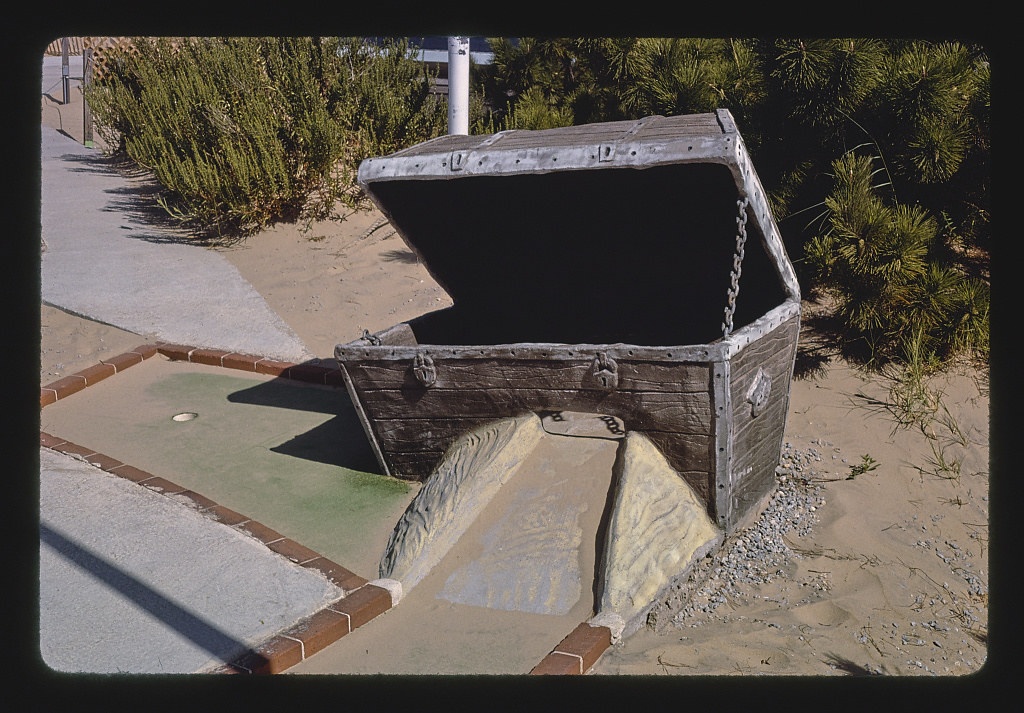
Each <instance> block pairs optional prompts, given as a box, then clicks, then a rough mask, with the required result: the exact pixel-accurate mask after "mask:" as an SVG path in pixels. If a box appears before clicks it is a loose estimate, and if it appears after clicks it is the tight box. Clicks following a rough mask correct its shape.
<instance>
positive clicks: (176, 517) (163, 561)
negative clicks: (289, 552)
mask: <svg viewBox="0 0 1024 713" xmlns="http://www.w3.org/2000/svg"><path fill="white" fill-rule="evenodd" d="M39 459H40V466H41V467H40V498H39V508H40V518H39V519H40V523H39V541H40V546H39V589H40V597H39V639H40V641H39V647H40V654H41V656H42V659H43V662H44V663H45V664H46V665H47V666H49V667H50V668H52V669H54V670H56V671H62V672H69V673H192V672H200V671H203V670H210V669H212V668H216V667H217V666H219V665H221V664H222V663H224V662H227V661H231V660H233V659H235V658H237V657H240V656H241V655H242V654H244V653H245V652H246V651H247V650H248V649H249V648H255V647H256V646H258V645H259V644H261V643H262V642H263V641H265V640H266V639H269V638H270V637H271V636H273V635H274V634H276V633H277V632H278V631H281V630H284V629H287V628H289V627H291V626H292V625H294V624H296V623H297V622H298V621H299V620H301V619H303V618H304V617H307V616H309V615H310V614H313V613H314V612H316V611H318V610H319V609H321V608H323V607H325V606H327V605H328V604H330V603H331V602H333V601H335V600H337V599H339V598H340V597H342V596H343V592H342V590H341V589H340V588H338V587H336V586H335V585H333V584H332V583H331V582H329V581H328V580H327V579H326V578H325V577H324V576H323V575H322V574H320V573H319V572H316V571H315V570H311V569H308V568H304V567H300V566H297V565H295V564H293V563H292V562H290V561H289V560H288V559H286V558H285V557H283V556H281V555H276V554H274V553H272V552H270V551H269V550H268V549H267V548H266V546H265V545H264V544H263V543H262V542H260V541H258V540H257V539H255V538H253V537H249V536H247V535H245V534H243V533H242V532H239V531H238V530H236V529H234V528H231V527H226V526H225V525H223V524H221V523H217V522H215V521H213V520H211V519H209V518H208V517H205V516H204V515H202V514H200V513H199V512H198V511H197V510H196V509H194V508H190V507H189V506H188V505H186V504H185V503H179V502H175V501H173V500H170V499H169V498H168V497H166V496H164V495H162V494H160V493H157V492H154V491H152V490H150V489H148V488H144V487H141V486H139V485H138V484H136V483H133V482H131V481H130V480H127V479H125V478H121V477H118V476H116V475H112V474H110V473H107V472H104V471H103V470H100V469H99V468H97V467H95V466H92V465H90V464H88V463H86V462H83V461H79V460H76V459H74V458H71V457H69V456H67V455H65V454H62V453H56V452H54V451H51V450H48V449H46V448H40V449H39Z"/></svg>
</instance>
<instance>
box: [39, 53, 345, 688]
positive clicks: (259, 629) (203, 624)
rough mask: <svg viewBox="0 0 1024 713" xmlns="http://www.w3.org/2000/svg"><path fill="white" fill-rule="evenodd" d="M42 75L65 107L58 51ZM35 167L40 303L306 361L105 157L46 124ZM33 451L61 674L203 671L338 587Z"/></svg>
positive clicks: (147, 333) (51, 654)
mask: <svg viewBox="0 0 1024 713" xmlns="http://www.w3.org/2000/svg"><path fill="white" fill-rule="evenodd" d="M75 61H77V62H78V66H77V68H76V67H75V65H74V64H72V68H71V74H72V75H74V74H75V73H76V69H77V73H78V74H80V73H81V66H80V62H81V59H80V58H77V60H76V59H75V58H73V62H75ZM42 71H43V83H42V90H43V93H44V94H46V93H48V94H49V95H50V96H51V97H57V98H60V96H61V84H60V82H61V66H60V58H59V57H47V58H44V60H43V66H42ZM75 91H77V89H75ZM40 161H41V198H42V204H41V229H42V230H41V238H42V245H41V247H42V250H43V252H42V260H41V295H40V297H41V300H42V301H43V302H44V303H46V304H49V305H52V306H54V307H58V308H60V309H63V310H65V311H67V312H70V313H73V314H76V315H80V316H82V317H85V318H88V319H91V320H94V321H97V322H102V323H105V324H109V325H112V326H115V327H118V328H120V329H123V330H127V331H130V332H134V333H136V334H139V335H140V339H139V343H140V344H142V343H144V342H145V341H147V339H153V340H160V341H166V342H172V343H181V344H188V345H191V346H196V347H208V348H212V349H222V350H227V351H232V352H240V353H246V354H257V355H261V356H264V357H267V358H272V359H280V360H282V361H291V362H301V361H305V360H307V359H310V358H312V356H313V355H312V354H311V353H310V352H309V350H308V349H307V348H306V346H305V345H304V344H303V343H302V342H301V341H300V340H299V339H298V337H297V336H296V335H295V334H294V333H293V332H292V331H291V330H290V329H289V328H288V327H287V325H285V323H284V322H283V321H282V320H281V319H280V318H279V317H278V316H277V315H276V314H275V313H274V312H273V311H272V310H271V309H270V308H269V307H268V306H267V304H266V303H265V301H264V300H263V298H262V297H261V296H260V295H259V293H257V292H256V291H255V290H254V289H253V288H252V286H251V285H249V284H248V283H247V282H246V281H245V280H244V279H242V277H241V275H240V274H239V273H238V271H237V270H236V269H235V268H234V267H233V266H232V265H231V264H230V263H228V262H227V261H226V260H225V259H224V258H223V257H222V256H220V255H218V254H217V253H216V252H213V251H211V250H208V249H205V248H202V247H198V246H195V245H189V244H183V243H180V242H177V241H176V240H175V235H174V234H173V233H172V232H171V231H169V230H168V231H162V230H160V229H158V228H154V227H152V226H151V225H147V224H146V223H144V222H143V221H141V220H140V219H138V218H137V217H136V215H135V211H136V210H137V206H136V205H134V204H133V202H132V197H133V191H134V190H135V188H134V187H133V186H132V185H131V181H130V180H129V179H128V178H126V177H124V176H121V175H119V174H117V173H116V172H114V171H112V170H110V168H109V167H107V166H106V165H105V162H104V161H103V157H102V154H101V153H100V151H98V150H96V149H90V148H86V147H84V146H82V145H81V144H80V143H77V142H76V141H74V140H72V139H71V138H69V137H68V136H66V135H64V134H62V133H60V132H59V131H56V130H52V129H47V128H46V127H44V129H43V131H42V145H41V147H40ZM39 458H40V468H39V470H40V472H39V485H40V492H39V496H40V497H39V521H40V522H39V537H40V544H39V565H40V567H39V586H40V600H39V624H40V641H39V644H40V651H39V652H40V655H41V657H42V660H43V662H44V663H45V664H46V665H48V666H50V667H51V668H53V669H54V670H57V671H64V672H91V673H108V672H119V671H121V672H135V673H189V672H194V671H197V670H200V669H203V668H207V667H210V666H212V665H215V664H218V663H222V662H224V661H226V660H229V659H230V658H231V657H232V656H234V655H237V654H238V653H240V652H241V651H244V650H245V649H246V648H247V647H249V646H252V645H253V644H256V643H259V642H260V641H262V640H264V639H266V638H267V637H269V636H270V635H272V634H274V633H275V632H277V631H281V630H283V629H285V628H287V627H288V626H290V625H292V624H294V623H295V622H296V621H298V620H299V619H301V618H303V617H305V616H308V615H310V614H312V613H314V612H316V611H318V610H319V609H321V608H322V607H323V606H325V604H326V603H327V602H328V601H331V600H334V599H337V598H339V597H340V596H342V594H343V592H342V591H341V590H340V589H339V588H338V587H336V586H335V585H334V584H332V583H331V582H330V581H328V580H327V579H326V578H325V577H324V576H323V575H322V574H320V573H319V572H315V571H311V570H310V569H307V568H304V567H300V566H299V565H297V564H295V563H293V562H291V561H290V560H288V559H287V558H285V557H284V556H282V555H279V554H277V553H274V552H272V551H270V550H269V549H267V547H266V546H265V545H264V544H263V543H261V542H259V541H257V540H256V539H254V538H251V537H248V536H246V535H245V534H243V533H240V532H238V531H237V530H235V529H232V528H229V527H226V526H225V525H224V524H222V523H218V522H216V521H214V520H212V519H210V518H207V517H204V516H202V515H200V514H199V513H198V512H196V511H195V510H192V509H190V508H189V507H188V506H187V505H184V504H182V503H179V502H175V501H174V500H173V499H171V498H169V497H166V496H164V495H161V494H159V493H154V492H152V491H149V490H147V489H146V488H143V487H140V486H139V485H137V484H135V483H132V482H130V481H128V480H125V479H123V478H119V477H116V476H113V475H111V474H109V473H106V472H104V471H103V470H101V469H100V468H97V467H94V466H92V465H90V464H89V463H86V462H83V461H82V460H80V459H77V458H75V457H74V456H73V455H69V454H64V453H57V452H54V451H52V450H49V449H47V448H40V451H39Z"/></svg>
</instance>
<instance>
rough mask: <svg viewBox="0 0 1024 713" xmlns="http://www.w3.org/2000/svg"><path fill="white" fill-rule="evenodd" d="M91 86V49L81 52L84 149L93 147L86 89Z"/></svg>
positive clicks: (90, 113) (87, 48)
mask: <svg viewBox="0 0 1024 713" xmlns="http://www.w3.org/2000/svg"><path fill="white" fill-rule="evenodd" d="M90 84H92V47H86V48H85V49H83V50H82V122H83V125H82V128H83V131H82V136H83V141H82V142H83V143H84V144H85V146H86V148H90V149H91V148H92V147H93V145H94V144H93V141H92V109H91V108H89V100H88V96H87V92H86V91H85V90H86V89H88V88H89V85H90Z"/></svg>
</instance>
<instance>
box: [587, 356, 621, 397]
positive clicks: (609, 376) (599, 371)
mask: <svg viewBox="0 0 1024 713" xmlns="http://www.w3.org/2000/svg"><path fill="white" fill-rule="evenodd" d="M593 376H594V382H595V383H596V384H597V386H598V387H599V388H601V389H604V390H605V391H611V390H612V389H615V388H616V387H618V385H619V365H618V364H616V363H615V360H614V359H612V358H611V357H610V356H608V354H607V353H605V352H598V353H597V356H596V357H594V365H593Z"/></svg>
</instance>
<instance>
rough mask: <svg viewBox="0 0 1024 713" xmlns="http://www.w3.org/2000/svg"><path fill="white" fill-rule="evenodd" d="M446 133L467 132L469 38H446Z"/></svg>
mask: <svg viewBox="0 0 1024 713" xmlns="http://www.w3.org/2000/svg"><path fill="white" fill-rule="evenodd" d="M448 133H449V134H469V38H468V37H449V38H448Z"/></svg>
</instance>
